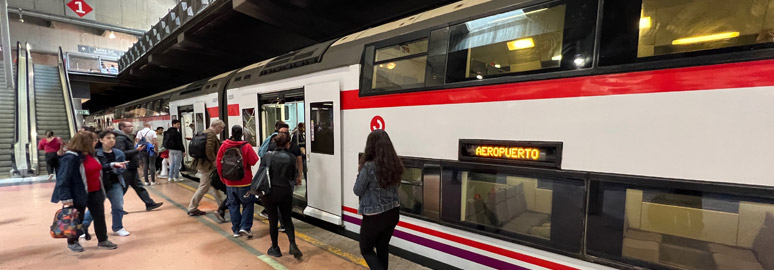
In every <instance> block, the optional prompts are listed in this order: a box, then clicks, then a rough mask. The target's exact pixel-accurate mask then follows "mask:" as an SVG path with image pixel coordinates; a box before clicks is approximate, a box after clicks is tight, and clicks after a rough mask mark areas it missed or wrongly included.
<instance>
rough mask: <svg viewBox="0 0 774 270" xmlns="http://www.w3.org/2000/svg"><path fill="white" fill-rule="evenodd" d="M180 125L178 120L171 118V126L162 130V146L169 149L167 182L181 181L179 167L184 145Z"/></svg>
mask: <svg viewBox="0 0 774 270" xmlns="http://www.w3.org/2000/svg"><path fill="white" fill-rule="evenodd" d="M180 126H182V124H181V123H180V120H177V119H175V120H172V127H170V128H169V129H167V131H165V132H164V148H166V149H167V150H168V151H169V178H168V179H169V182H178V181H183V180H182V179H181V178H180V167H181V166H183V156H184V155H185V146H184V145H183V135H182V134H180Z"/></svg>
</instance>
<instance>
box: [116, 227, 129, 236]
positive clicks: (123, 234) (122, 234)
mask: <svg viewBox="0 0 774 270" xmlns="http://www.w3.org/2000/svg"><path fill="white" fill-rule="evenodd" d="M115 233H116V234H117V235H118V236H129V231H127V230H126V229H124V228H121V229H120V230H118V231H116V232H115Z"/></svg>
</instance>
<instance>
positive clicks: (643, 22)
mask: <svg viewBox="0 0 774 270" xmlns="http://www.w3.org/2000/svg"><path fill="white" fill-rule="evenodd" d="M650 26H651V21H650V17H642V18H640V29H645V28H650Z"/></svg>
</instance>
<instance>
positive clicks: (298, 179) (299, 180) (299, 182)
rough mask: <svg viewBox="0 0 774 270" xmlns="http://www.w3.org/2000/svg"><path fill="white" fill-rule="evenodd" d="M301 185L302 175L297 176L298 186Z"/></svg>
mask: <svg viewBox="0 0 774 270" xmlns="http://www.w3.org/2000/svg"><path fill="white" fill-rule="evenodd" d="M300 185H301V177H299V178H296V186H300Z"/></svg>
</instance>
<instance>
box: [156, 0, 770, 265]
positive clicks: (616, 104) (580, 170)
mask: <svg viewBox="0 0 774 270" xmlns="http://www.w3.org/2000/svg"><path fill="white" fill-rule="evenodd" d="M767 11H771V12H767ZM772 29H774V2H773V1H770V0H769V1H746V2H743V3H738V2H733V3H730V2H727V1H722V0H686V1H679V2H674V1H661V0H641V1H631V0H627V1H615V2H612V1H605V2H604V3H603V2H602V1H597V0H564V1H563V0H559V1H481V0H472V1H461V2H457V3H454V4H451V5H448V6H444V7H440V8H438V9H435V10H431V11H428V12H424V13H421V14H417V15H415V16H411V17H408V18H405V19H402V20H398V21H395V22H391V23H388V24H385V25H382V26H379V27H375V28H371V29H368V30H365V31H362V32H358V33H354V34H351V35H349V36H346V37H343V38H341V39H338V40H334V41H329V42H325V43H321V44H318V45H316V46H312V47H309V48H305V49H302V50H298V51H294V52H291V53H288V54H285V55H282V56H278V57H275V58H272V59H269V60H266V61H263V62H260V63H256V64H254V65H251V66H248V67H245V68H243V69H240V70H237V71H234V72H231V73H228V74H224V75H221V78H219V80H221V82H222V86H221V82H218V83H217V84H218V87H219V88H218V89H221V88H220V87H225V91H223V92H220V94H221V95H220V96H218V94H215V93H207V94H206V98H204V99H202V100H201V101H199V100H197V99H193V98H190V99H184V98H181V99H180V100H185V102H186V104H187V105H183V106H180V105H175V107H176V108H177V109H174V110H172V111H180V108H181V107H184V106H194V108H193V109H192V110H193V113H194V114H195V113H196V106H197V105H195V104H200V103H202V102H203V103H205V104H204V105H203V106H202V105H198V106H199V107H200V109H199V111H200V112H204V111H205V110H206V108H209V107H208V106H209V105H206V103H207V102H210V101H211V102H213V104H215V103H217V102H220V103H221V104H220V106H218V109H217V110H218V116H217V117H220V118H221V119H223V120H224V121H227V123H228V125H229V126H231V125H236V124H240V125H243V126H244V127H245V128H246V129H247V130H248V132H247V134H248V136H247V138H246V139H247V140H248V141H249V142H250V143H251V144H252V145H253V146H256V147H257V146H258V145H259V144H260V142H261V141H262V140H263V139H264V138H266V137H267V136H268V135H269V134H271V132H272V131H273V124H274V122H275V121H276V120H283V121H286V122H288V123H289V124H290V126H291V128H294V127H295V126H297V124H298V123H300V122H304V123H306V127H307V131H306V132H307V134H306V135H307V140H308V141H307V146H308V151H307V152H308V159H307V162H308V164H307V165H308V167H309V173H308V181H305V182H304V185H302V186H300V187H299V188H298V189H297V190H296V192H295V198H296V199H297V203H296V206H298V207H297V208H296V210H297V211H299V212H300V213H303V215H305V216H306V217H307V218H310V219H314V220H320V221H323V224H329V225H330V226H332V227H334V228H341V229H343V232H344V233H346V234H349V235H354V234H357V233H358V231H359V224H360V222H361V218H362V217H361V216H360V215H358V214H357V210H356V209H357V206H358V198H357V197H356V196H355V195H354V194H353V192H352V187H353V185H354V181H355V179H356V176H357V163H358V156H359V153H360V152H362V151H363V148H364V145H365V141H366V137H367V135H368V134H369V132H370V131H371V130H373V129H377V128H379V129H385V130H386V131H387V132H388V133H390V136H391V138H392V139H393V143H394V145H395V147H396V150H397V152H398V154H399V155H400V156H401V157H402V159H403V161H404V166H405V167H406V170H405V173H404V178H403V181H402V184H401V187H400V198H401V221H400V223H399V224H398V227H397V228H396V231H395V234H394V237H393V240H392V242H391V245H392V246H393V247H395V249H393V250H392V251H395V252H396V253H398V254H400V255H404V256H407V257H409V258H411V259H417V260H421V261H423V262H424V263H427V264H428V265H430V266H433V267H437V268H447V269H453V268H462V269H605V268H608V267H615V268H635V267H646V268H667V269H774V256H771V250H772V248H774V195H772V194H774V193H772V191H774V182H772V177H771V175H772V169H771V168H772V167H771V166H769V165H770V164H774V158H773V157H772V156H771V155H769V154H768V153H770V152H772V151H773V150H774V144H772V143H769V142H768V140H766V139H768V138H771V137H772V136H773V135H774V129H772V125H771V124H772V119H774V110H772V109H771V107H772V94H771V93H772V91H774V76H771V74H772V71H774V59H772V55H774V54H773V53H774V43H773V42H774V34H772V33H774V30H772ZM208 81H212V79H210V80H208ZM202 85H204V84H202ZM185 87H186V88H189V87H191V86H190V85H189V86H185ZM200 88H201V87H200ZM216 91H221V90H216ZM181 93H182V92H181ZM181 95H182V94H181ZM197 95H201V94H197ZM170 107H173V106H170ZM177 115H178V117H185V116H182V115H183V114H182V113H179V112H178V114H177ZM205 116H206V115H205ZM210 116H212V114H210ZM192 117H193V116H192ZM210 118H213V117H204V119H210ZM192 119H193V118H192ZM256 149H257V148H256Z"/></svg>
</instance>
